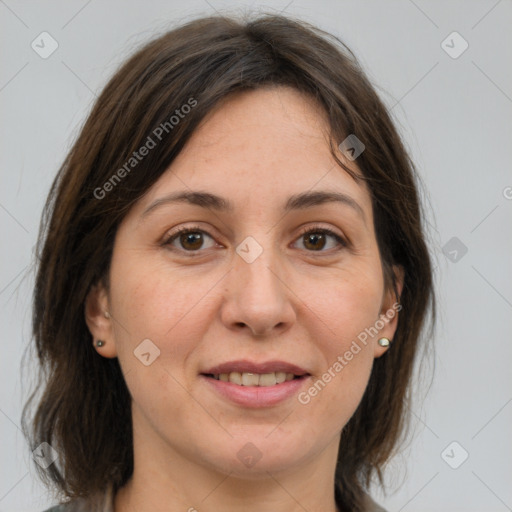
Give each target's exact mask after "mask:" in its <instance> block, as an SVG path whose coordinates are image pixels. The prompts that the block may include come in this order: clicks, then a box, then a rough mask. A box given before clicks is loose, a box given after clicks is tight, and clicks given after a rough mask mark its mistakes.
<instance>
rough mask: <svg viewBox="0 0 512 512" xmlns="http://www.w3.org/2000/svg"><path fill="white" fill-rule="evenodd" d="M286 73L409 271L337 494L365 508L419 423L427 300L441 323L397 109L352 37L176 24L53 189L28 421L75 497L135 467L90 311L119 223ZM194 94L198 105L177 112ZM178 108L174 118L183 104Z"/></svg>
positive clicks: (128, 77)
mask: <svg viewBox="0 0 512 512" xmlns="http://www.w3.org/2000/svg"><path fill="white" fill-rule="evenodd" d="M279 85H285V86H291V87H294V88H295V89H297V90H299V91H301V92H303V93H306V94H308V95H310V96H311V97H312V98H314V99H316V101H317V102H318V104H319V105H320V106H321V108H323V110H324V111H325V113H326V114H327V118H328V121H329V125H330V130H331V137H332V140H331V142H330V151H331V153H332V155H333V157H334V158H335V159H336V161H337V163H338V164H339V166H340V168H341V169H343V170H344V171H345V172H347V173H349V174H350V175H351V176H352V178H353V179H355V180H360V179H362V180H364V181H365V182H366V183H367V185H368V187H369V191H370V193H371V199H372V206H373V215H374V225H375V234H376V238H377V242H378V247H379V251H380V256H381V260H382V267H383V274H384V279H385V283H386V286H387V287H391V288H389V289H394V290H395V292H396V289H397V288H396V281H395V276H394V274H393V272H392V265H400V266H402V268H403V270H404V286H403V290H402V293H401V297H400V303H401V306H402V309H401V312H400V315H399V320H398V325H397V330H396V334H395V337H394V340H393V345H392V348H391V350H389V351H388V352H387V353H386V354H385V355H384V356H383V357H380V358H378V359H376V360H375V362H374V366H373V370H372V373H371V376H370V380H369V383H368V386H367V389H366V391H365V394H364V396H363V399H362V401H361V403H360V405H359V407H358V408H357V410H356V412H355V413H354V415H353V416H352V418H351V419H350V421H349V422H348V424H347V425H346V426H345V428H344V430H343V434H342V436H341V442H340V447H339V459H338V462H339V463H338V464H337V468H336V475H335V477H336V489H335V492H336V499H337V502H338V504H339V505H340V506H342V507H345V509H347V510H352V511H358V510H362V509H363V504H362V503H363V498H364V494H365V490H366V489H367V488H368V486H369V485H370V482H371V479H372V477H373V476H374V475H375V474H376V475H377V476H378V478H379V480H380V482H381V484H382V482H383V474H382V470H383V467H384V465H385V463H386V462H387V461H388V459H389V458H390V457H391V455H393V453H394V449H395V447H396V446H397V445H398V444H399V442H400V440H401V439H402V436H403V434H404V432H405V431H406V428H405V427H406V426H407V423H408V415H407V401H408V400H409V398H410V389H411V375H412V370H413V366H414V360H415V357H416V355H417V353H418V349H419V347H420V345H421V343H422V342H421V341H420V340H421V339H423V334H424V330H425V326H426V320H427V318H428V316H429V313H430V315H431V317H432V327H433V326H434V324H435V297H434V288H433V270H432V265H431V259H430V256H429V251H428V247H427V244H426V235H425V228H424V213H423V210H422V205H421V203H420V199H419V194H418V181H417V180H418V176H417V173H416V171H415V168H414V165H413V162H412V161H411V158H410V157H409V155H408V153H407V151H406V150H405V147H404V145H403V143H402V141H401V139H400V136H399V134H398V132H397V130H396V129H395V127H394V125H393V122H392V120H391V118H390V115H389V113H388V111H387V109H386V107H385V106H384V104H383V103H382V101H381V100H380V99H379V97H378V95H377V93H376V92H375V90H374V88H373V87H372V85H371V84H370V82H369V80H368V79H367V78H366V76H365V74H364V73H363V71H362V69H361V67H360V65H359V64H358V62H357V59H356V58H355V56H354V55H353V53H352V52H351V51H350V50H349V49H348V48H347V47H346V46H345V45H344V44H343V43H342V42H341V41H340V40H339V39H337V38H336V37H334V36H332V35H330V34H328V33H326V32H323V31H322V30H320V29H318V28H316V27H314V26H311V25H309V24H307V23H305V22H303V21H298V20H294V19H291V18H289V17H284V16H279V15H262V16H260V17H258V18H255V19H246V20H243V21H242V20H239V19H235V18H232V17H224V16H214V17H205V18H201V19H197V20H194V21H191V22H188V23H187V24H184V25H183V26H181V27H178V28H176V29H174V30H172V31H169V32H167V33H165V34H164V35H162V36H160V37H158V38H156V39H155V40H153V41H151V42H149V43H148V44H146V45H145V46H144V47H143V48H142V49H140V50H139V51H138V52H137V53H135V54H134V55H133V56H132V57H131V58H130V59H129V60H128V61H127V62H126V63H125V64H124V65H122V67H121V68H120V69H119V70H118V71H117V72H116V73H115V75H114V76H113V78H112V79H111V80H110V81H109V82H108V84H107V85H106V87H105V88H104V90H103V92H102V93H101V95H100V96H99V98H98V99H97V101H96V103H95V105H94V106H93V108H92V111H91V113H90V115H89V116H88V118H87V120H86V122H85V124H84V126H83V128H82V130H81V132H80V134H79V136H78V138H77V140H76V142H75V143H74V145H73V147H72V149H71V150H70V152H69V154H68V155H67V157H66V159H65V161H64V163H63V165H62V167H61V168H60V170H59V172H58V175H57V177H56V178H55V181H54V183H53V185H52V187H51V191H50V193H49V197H48V200H47V203H46V206H45V210H44V214H43V218H42V221H41V229H40V234H39V244H38V246H39V253H38V259H39V262H38V268H37V275H36V282H35V290H34V297H33V336H34V340H35V347H36V349H37V356H38V360H39V364H40V370H41V376H40V381H39V387H40V388H41V389H40V391H41V392H42V394H41V396H40V397H39V398H38V399H37V403H36V405H37V407H36V408H35V411H32V410H31V409H32V408H31V407H29V406H30V405H31V404H32V403H33V402H34V400H35V397H36V391H37V390H36V391H34V392H33V393H32V395H31V396H30V397H29V399H28V401H27V403H26V405H25V408H24V410H23V418H22V420H23V421H22V424H23V429H24V432H25V435H26V436H27V438H28V439H29V442H30V445H31V447H32V449H35V448H36V447H37V446H39V445H40V444H41V443H43V442H47V443H49V444H50V445H51V446H52V447H54V448H55V449H56V450H57V451H58V452H59V453H60V454H61V456H62V457H61V459H58V460H57V461H56V463H54V464H52V465H50V466H49V467H48V468H47V469H45V470H43V469H41V468H40V467H39V466H37V465H36V467H37V469H38V471H39V473H40V476H41V478H42V479H43V481H44V482H45V483H46V484H47V485H48V486H50V487H53V488H57V489H58V490H59V491H60V493H61V494H62V495H63V496H65V497H67V498H71V499H73V498H77V497H83V496H90V495H92V494H94V493H99V492H102V491H104V490H105V488H106V486H107V485H109V484H110V485H112V486H114V488H115V489H118V488H120V487H122V486H123V485H124V484H125V483H126V482H127V481H128V479H129V478H130V476H131V475H132V472H133V437H132V424H131V403H130V402H131V398H130V394H129V392H128V389H127V386H126V384H125V381H124V378H123V374H122V372H121V369H120V366H119V362H118V360H117V358H114V359H106V358H103V357H98V354H97V353H96V352H95V350H94V347H93V346H92V343H91V335H90V333H89V330H88V328H87V325H86V323H85V318H84V303H85V298H86V296H87V293H88V292H89V290H90V289H91V286H93V285H94V284H97V283H98V282H100V281H102V282H104V283H106V285H107V286H108V272H109V265H110V261H111V256H112V248H113V243H114V238H115V235H116V230H117V228H118V226H119V224H120V222H121V221H122V219H123V217H124V216H125V215H126V213H127V212H128V210H129V209H130V208H131V207H132V206H133V205H134V203H135V202H136V201H137V200H139V199H140V198H141V197H142V196H143V194H144V193H145V192H147V190H148V189H149V188H150V187H151V186H152V185H153V184H154V183H155V182H156V181H157V180H158V179H159V178H160V176H162V174H163V173H164V172H165V171H166V169H168V168H169V166H170V164H171V163H172V162H173V160H174V159H175V158H176V156H177V155H178V153H179V152H180V150H181V149H182V148H183V146H184V144H185V143H186V142H187V140H188V139H189V138H190V136H191V134H192V133H193V132H194V130H195V129H196V128H197V126H198V124H199V123H200V122H201V120H202V119H203V118H204V117H205V115H206V114H208V113H209V112H211V111H212V109H214V107H215V106H217V105H219V102H220V101H221V100H222V99H224V98H226V97H227V96H228V95H230V94H231V93H234V92H237V91H242V90H250V89H257V88H259V87H266V86H279ZM183 105H189V106H190V108H188V109H186V110H187V114H186V115H179V114H178V112H180V113H181V114H183V113H184V112H185V109H180V107H182V106H183ZM178 115H179V117H180V118H179V122H176V120H173V119H172V116H175V117H176V116H178ZM158 129H159V130H158ZM157 133H159V134H160V135H161V137H162V138H161V140H162V143H158V144H156V145H155V147H154V148H153V149H151V151H149V152H148V153H147V155H146V156H145V157H144V158H143V159H140V160H137V162H131V164H130V166H129V167H127V161H128V159H129V158H130V155H132V154H133V152H134V151H136V150H138V149H139V148H141V147H142V146H143V145H145V144H147V143H148V137H151V138H152V139H153V141H155V139H156V137H157V135H156V134H157ZM350 134H355V135H356V136H357V138H358V139H360V140H361V141H363V143H364V145H365V150H364V152H363V153H362V154H361V155H360V156H359V157H358V159H357V164H358V166H359V168H360V171H361V174H362V176H361V177H358V176H357V175H355V173H353V172H352V171H351V170H350V169H349V168H348V167H347V166H346V165H344V163H343V162H342V161H341V160H340V159H339V158H338V157H337V155H336V151H337V146H338V144H339V143H340V142H341V141H343V140H344V139H345V138H346V137H347V136H348V135H350ZM132 164H135V165H132ZM123 169H124V171H125V172H124V173H123V171H122V170H123ZM341 169H340V170H341ZM120 178H122V181H120ZM106 184H109V185H106ZM425 339H426V340H428V339H430V336H429V337H425ZM427 342H428V341H427Z"/></svg>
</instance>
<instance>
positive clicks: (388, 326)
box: [374, 265, 405, 357]
mask: <svg viewBox="0 0 512 512" xmlns="http://www.w3.org/2000/svg"><path fill="white" fill-rule="evenodd" d="M392 272H393V274H394V276H395V287H396V294H398V296H397V295H396V294H395V289H394V287H393V286H392V285H391V286H388V287H387V289H386V290H385V291H384V296H383V299H382V306H381V311H380V322H379V324H378V327H380V326H382V323H383V324H384V326H382V329H379V332H378V334H377V336H375V337H374V339H375V347H374V357H380V356H382V355H383V354H384V353H385V352H386V351H387V350H388V348H390V347H381V346H380V345H379V343H378V341H379V339H380V338H388V339H389V340H391V344H392V343H393V337H394V335H395V332H396V328H397V325H398V315H399V311H400V310H401V309H402V306H401V304H400V296H401V295H402V290H403V287H404V274H405V272H404V269H403V267H402V266H401V265H393V267H392Z"/></svg>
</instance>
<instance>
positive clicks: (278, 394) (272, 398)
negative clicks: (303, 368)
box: [200, 370, 311, 409]
mask: <svg viewBox="0 0 512 512" xmlns="http://www.w3.org/2000/svg"><path fill="white" fill-rule="evenodd" d="M233 371H235V370H233ZM221 373H223V372H221ZM225 373H227V372H225ZM256 373H259V372H256ZM290 373H291V372H290ZM200 378H201V379H203V380H204V381H205V384H206V385H207V386H211V388H212V389H213V390H214V392H215V393H216V394H218V395H220V396H221V397H222V398H224V399H227V400H229V401H230V402H232V403H235V404H237V405H240V406H242V407H247V408H251V409H257V408H264V407H271V406H275V405H278V404H279V403H281V402H284V401H285V400H287V399H289V398H291V397H292V396H295V395H297V394H298V393H299V391H300V389H301V388H302V387H303V386H304V385H305V384H306V383H307V382H308V381H309V380H310V378H311V376H310V375H303V376H302V377H299V378H297V379H293V380H289V381H285V382H282V383H281V384H275V385H274V386H240V385H238V384H233V383H232V382H224V381H222V380H216V379H214V378H212V377H208V376H207V375H204V374H201V375H200Z"/></svg>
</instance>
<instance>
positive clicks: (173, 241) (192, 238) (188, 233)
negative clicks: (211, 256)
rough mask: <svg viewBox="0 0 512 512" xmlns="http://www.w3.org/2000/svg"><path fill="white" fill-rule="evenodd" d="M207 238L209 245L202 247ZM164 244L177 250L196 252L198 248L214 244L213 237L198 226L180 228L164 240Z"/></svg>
mask: <svg viewBox="0 0 512 512" xmlns="http://www.w3.org/2000/svg"><path fill="white" fill-rule="evenodd" d="M207 239H210V240H211V242H213V243H210V246H209V247H204V244H205V242H206V240H207ZM164 245H167V246H170V247H171V248H172V249H176V250H178V251H187V252H197V251H199V250H200V249H210V248H211V247H213V246H214V245H215V242H214V240H213V238H212V237H211V236H210V235H209V234H208V233H206V232H205V231H203V230H202V229H199V228H194V227H192V228H181V229H179V230H178V231H177V232H175V233H173V234H172V235H170V236H169V238H168V239H167V240H166V242H165V243H164Z"/></svg>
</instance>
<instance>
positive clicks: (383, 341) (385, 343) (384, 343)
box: [378, 338, 391, 347]
mask: <svg viewBox="0 0 512 512" xmlns="http://www.w3.org/2000/svg"><path fill="white" fill-rule="evenodd" d="M378 343H379V345H380V346H381V347H389V345H390V344H391V340H390V339H389V338H381V339H380V340H379V342H378Z"/></svg>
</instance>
